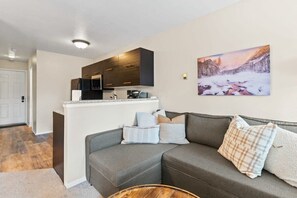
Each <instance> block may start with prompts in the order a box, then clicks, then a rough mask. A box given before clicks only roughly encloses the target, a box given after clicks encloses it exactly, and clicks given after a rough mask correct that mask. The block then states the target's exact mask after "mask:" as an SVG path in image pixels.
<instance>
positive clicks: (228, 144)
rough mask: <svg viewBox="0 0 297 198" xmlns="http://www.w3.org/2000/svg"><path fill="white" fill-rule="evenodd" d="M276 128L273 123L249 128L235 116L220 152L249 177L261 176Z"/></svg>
mask: <svg viewBox="0 0 297 198" xmlns="http://www.w3.org/2000/svg"><path fill="white" fill-rule="evenodd" d="M276 127H277V126H276V125H275V124H272V123H268V124H267V125H257V126H249V125H248V123H246V122H245V121H244V120H243V119H242V118H241V117H239V116H235V117H234V118H233V119H232V121H231V123H230V125H229V128H228V130H227V132H226V134H225V137H224V140H223V144H222V145H221V146H220V148H219V150H218V152H219V153H220V154H221V155H222V156H223V157H225V158H226V159H228V160H230V161H231V162H232V163H233V164H234V165H235V167H236V168H237V169H238V170H239V171H240V172H241V173H244V174H246V175H247V176H248V177H250V178H252V179H253V178H256V177H257V176H261V173H262V169H263V167H264V163H265V160H266V158H267V154H268V151H269V149H270V148H271V146H272V143H273V140H274V138H275V135H276Z"/></svg>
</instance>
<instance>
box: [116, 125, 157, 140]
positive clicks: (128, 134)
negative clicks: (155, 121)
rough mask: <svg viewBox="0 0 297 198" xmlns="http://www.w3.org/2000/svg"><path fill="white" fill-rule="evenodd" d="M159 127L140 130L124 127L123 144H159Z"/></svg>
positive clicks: (138, 128)
mask: <svg viewBox="0 0 297 198" xmlns="http://www.w3.org/2000/svg"><path fill="white" fill-rule="evenodd" d="M159 130H160V128H159V125H156V126H153V127H146V128H140V127H136V126H124V128H123V138H124V140H123V141H122V142H121V143H122V144H133V143H143V144H158V142H159Z"/></svg>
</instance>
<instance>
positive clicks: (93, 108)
mask: <svg viewBox="0 0 297 198" xmlns="http://www.w3.org/2000/svg"><path fill="white" fill-rule="evenodd" d="M158 108H159V101H158V100H134V101H129V100H128V101H119V100H117V101H102V102H98V103H93V102H91V103H79V102H78V103H70V104H64V122H65V123H64V185H65V186H66V187H67V188H70V187H72V186H74V185H76V184H78V183H80V182H82V181H84V180H85V179H86V166H85V162H86V158H85V157H86V156H85V138H86V136H87V135H90V134H94V133H98V132H103V131H107V130H112V129H117V128H121V127H123V126H124V125H127V126H131V125H133V124H135V116H136V112H149V113H152V112H153V111H156V110H157V109H158Z"/></svg>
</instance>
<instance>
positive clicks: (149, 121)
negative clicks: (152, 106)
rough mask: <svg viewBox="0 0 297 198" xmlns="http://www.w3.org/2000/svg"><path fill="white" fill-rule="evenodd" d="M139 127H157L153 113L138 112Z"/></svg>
mask: <svg viewBox="0 0 297 198" xmlns="http://www.w3.org/2000/svg"><path fill="white" fill-rule="evenodd" d="M136 117H137V125H138V126H139V127H151V126H155V125H157V122H156V118H155V116H153V115H152V114H151V113H147V112H137V113H136Z"/></svg>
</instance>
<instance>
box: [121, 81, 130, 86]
mask: <svg viewBox="0 0 297 198" xmlns="http://www.w3.org/2000/svg"><path fill="white" fill-rule="evenodd" d="M123 84H124V85H130V84H132V82H131V81H126V82H123Z"/></svg>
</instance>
